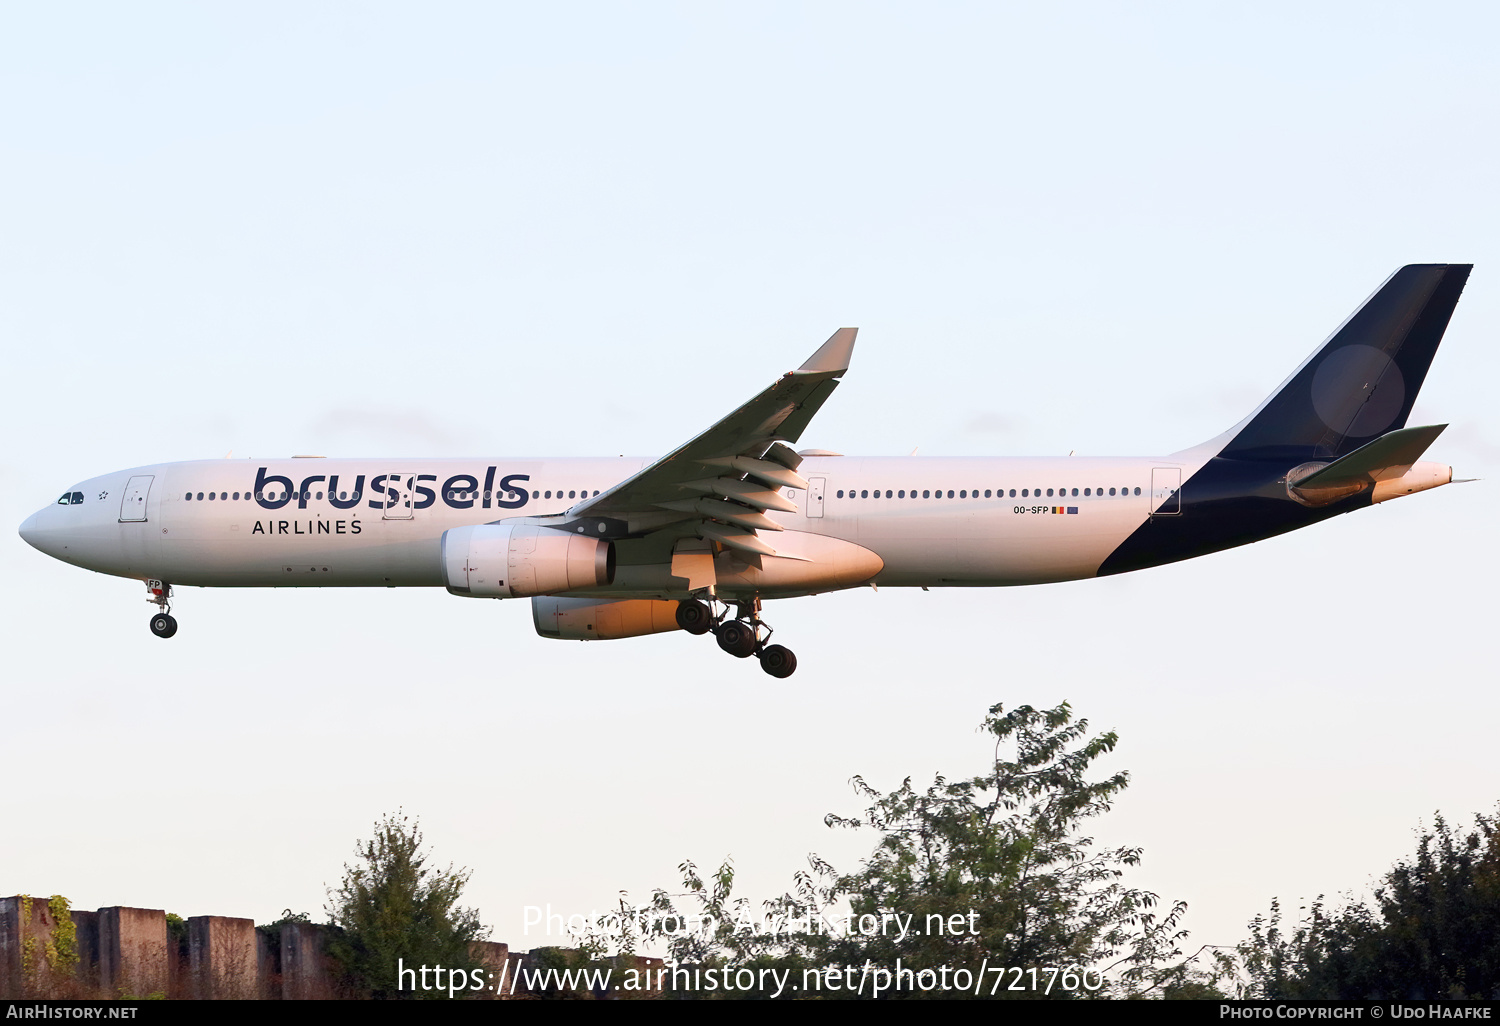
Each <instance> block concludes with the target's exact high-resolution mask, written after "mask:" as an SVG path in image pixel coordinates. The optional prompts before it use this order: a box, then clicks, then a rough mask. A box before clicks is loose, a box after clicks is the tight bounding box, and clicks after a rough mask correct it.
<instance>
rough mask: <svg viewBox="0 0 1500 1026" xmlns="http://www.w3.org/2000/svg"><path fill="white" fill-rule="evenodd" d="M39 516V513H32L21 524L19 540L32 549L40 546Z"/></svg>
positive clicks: (40, 528)
mask: <svg viewBox="0 0 1500 1026" xmlns="http://www.w3.org/2000/svg"><path fill="white" fill-rule="evenodd" d="M41 517H42V515H41V514H40V513H33V514H31V516H29V517H27V518H26V520H25V522H23V523H22V524H21V540H22V541H24V542H25V543H26V544H27V545H30V546H31V547H32V548H34V549H40V548H41V547H42V546H41V544H40V542H41V540H42V527H41V523H40V521H41Z"/></svg>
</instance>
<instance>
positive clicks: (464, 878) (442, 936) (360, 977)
mask: <svg viewBox="0 0 1500 1026" xmlns="http://www.w3.org/2000/svg"><path fill="white" fill-rule="evenodd" d="M355 855H356V857H357V861H356V862H355V864H354V865H345V867H344V880H343V883H342V884H340V885H339V888H338V890H333V889H330V890H329V891H328V905H327V912H328V914H329V917H330V919H331V920H332V921H333V923H334V925H336V926H337V927H339V928H340V930H339V931H338V932H336V933H335V936H334V937H333V939H332V940H331V941H330V942H329V947H328V950H329V953H330V954H331V955H333V957H334V958H335V959H337V960H338V961H339V962H340V963H341V964H342V965H343V966H344V968H345V970H346V972H347V973H348V974H349V977H350V980H351V982H352V983H353V984H354V985H355V986H357V987H359V988H361V989H366V990H368V991H369V992H370V993H371V994H372V995H373V996H374V997H378V998H413V997H416V998H421V997H442V998H446V997H447V996H448V993H447V991H446V990H430V991H424V990H421V989H420V987H418V988H416V989H415V990H414V989H413V988H412V987H411V986H410V982H411V977H407V978H406V980H407V983H408V986H407V988H406V989H405V990H402V989H400V986H399V981H398V979H397V965H398V959H399V960H400V962H401V964H402V965H403V967H404V968H407V969H420V968H421V967H422V966H424V965H426V966H431V967H436V966H442V967H443V968H444V969H448V970H453V969H457V970H463V971H464V972H468V971H471V970H474V969H478V968H480V967H481V966H480V963H479V962H478V960H476V959H475V958H474V956H473V955H472V954H471V952H470V945H471V944H472V943H473V942H475V941H480V940H484V939H485V937H486V936H487V934H488V931H486V930H485V929H484V927H483V926H482V925H481V924H480V922H479V913H478V912H477V911H476V910H474V909H466V908H461V907H459V904H458V902H459V899H460V897H461V896H462V893H463V889H464V886H465V885H466V884H467V883H468V880H469V871H468V870H464V869H461V870H455V869H454V868H453V867H452V865H449V867H448V868H447V869H446V870H439V869H433V868H431V867H429V866H428V865H427V862H428V855H427V854H426V853H424V852H423V851H422V832H421V830H420V829H419V828H418V825H417V823H415V822H412V821H409V820H408V819H407V818H406V817H405V816H404V815H402V814H400V813H399V812H398V813H397V814H396V815H394V816H391V815H388V816H386V817H384V818H383V819H381V820H380V821H379V822H378V823H376V824H375V834H374V837H373V838H372V839H371V840H369V841H360V842H358V843H357V844H356V845H355ZM419 979H420V977H419Z"/></svg>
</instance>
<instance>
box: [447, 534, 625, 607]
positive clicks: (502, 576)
mask: <svg viewBox="0 0 1500 1026" xmlns="http://www.w3.org/2000/svg"><path fill="white" fill-rule="evenodd" d="M614 578H615V550H614V546H613V545H612V544H611V543H610V542H608V541H604V540H602V539H599V538H589V537H586V536H584V535H578V534H571V533H569V532H567V531H559V530H557V529H555V528H551V527H541V526H539V525H537V524H528V523H524V522H522V523H499V524H475V525H472V526H469V527H455V528H452V529H450V530H447V531H444V532H443V584H444V585H446V586H447V588H448V590H449V591H451V592H452V593H453V594H455V595H463V596H465V597H468V598H525V597H527V596H529V595H549V594H553V593H555V592H559V591H572V590H574V589H576V588H598V587H601V586H603V585H607V584H609V583H611V582H612V581H613V580H614Z"/></svg>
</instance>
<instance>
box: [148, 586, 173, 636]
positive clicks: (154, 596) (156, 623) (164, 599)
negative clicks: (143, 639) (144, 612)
mask: <svg viewBox="0 0 1500 1026" xmlns="http://www.w3.org/2000/svg"><path fill="white" fill-rule="evenodd" d="M146 591H147V592H148V594H147V595H146V601H147V602H150V603H152V604H154V605H155V606H156V608H157V610H158V612H157V613H156V615H155V616H153V617H151V633H152V634H155V635H156V636H157V637H158V638H170V637H171V636H172V635H174V634H176V633H177V618H176V617H174V616H173V615H172V601H171V600H172V586H171V585H170V584H166V583H164V582H162V581H147V582H146Z"/></svg>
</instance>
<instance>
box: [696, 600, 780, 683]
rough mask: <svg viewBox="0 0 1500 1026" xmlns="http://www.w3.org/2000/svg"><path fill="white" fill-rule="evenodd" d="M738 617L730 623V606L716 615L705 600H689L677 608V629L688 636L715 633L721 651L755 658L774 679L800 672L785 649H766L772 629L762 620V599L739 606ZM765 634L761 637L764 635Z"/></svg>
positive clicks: (737, 604) (741, 603) (741, 656)
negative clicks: (763, 632)
mask: <svg viewBox="0 0 1500 1026" xmlns="http://www.w3.org/2000/svg"><path fill="white" fill-rule="evenodd" d="M735 606H736V607H737V616H736V617H735V618H734V619H732V620H731V619H729V618H728V617H729V606H728V605H727V604H726V605H725V607H724V611H723V612H721V613H718V614H715V613H714V607H713V605H712V604H710V603H709V602H704V601H703V600H702V599H687V600H685V601H682V602H679V603H678V604H677V626H679V627H681V628H682V629H683V630H685V631H687V632H688V633H689V634H708V633H710V632H712V633H713V635H714V639H715V640H716V641H718V643H719V647H720V648H722V649H723V650H724V651H726V652H728V653H729V654H730V655H732V656H734V657H735V658H736V659H748V658H750V657H751V656H755V657H756V658H758V659H759V660H760V668H761V669H762V670H765V671H766V672H767V673H769V674H770V675H771V676H773V677H790V676H791V675H792V674H793V673H796V672H797V657H796V656H795V655H793V654H792V650H791V649H789V648H787V647H785V646H783V645H767V644H766V642H767V641H769V640H771V634H772V631H771V627H770V625H769V624H767V623H766V622H765V621H764V620H762V619H761V618H760V599H758V598H757V599H752V600H751V601H749V602H736V603H735ZM762 630H764V631H765V634H764V635H762V634H761V631H762Z"/></svg>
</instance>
